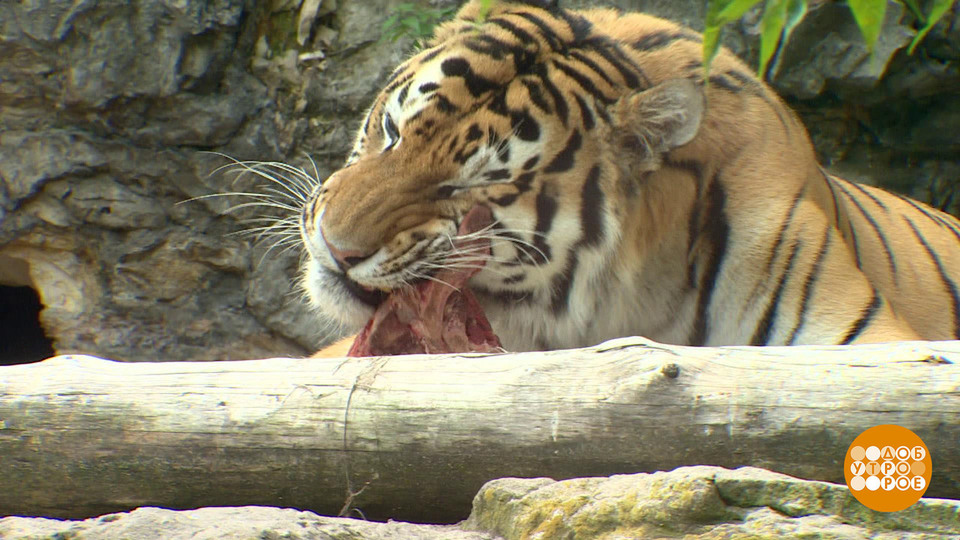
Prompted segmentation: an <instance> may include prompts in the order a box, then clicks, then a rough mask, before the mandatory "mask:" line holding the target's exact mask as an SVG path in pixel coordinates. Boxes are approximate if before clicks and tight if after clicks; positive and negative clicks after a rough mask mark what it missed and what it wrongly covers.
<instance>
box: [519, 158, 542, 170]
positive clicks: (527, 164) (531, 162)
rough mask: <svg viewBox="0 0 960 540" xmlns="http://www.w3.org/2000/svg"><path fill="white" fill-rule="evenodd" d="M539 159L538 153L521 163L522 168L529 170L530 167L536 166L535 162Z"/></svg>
mask: <svg viewBox="0 0 960 540" xmlns="http://www.w3.org/2000/svg"><path fill="white" fill-rule="evenodd" d="M538 161H540V154H537V155H535V156H533V157H532V158H530V159H528V160H527V161H525V162H524V163H523V170H525V171H529V170H530V169H532V168H534V167H536V166H537V162H538Z"/></svg>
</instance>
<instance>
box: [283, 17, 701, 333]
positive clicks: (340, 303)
mask: <svg viewBox="0 0 960 540" xmlns="http://www.w3.org/2000/svg"><path fill="white" fill-rule="evenodd" d="M505 5H506V6H507V7H503V8H500V9H501V10H502V11H501V12H498V11H496V8H495V10H494V11H493V12H492V13H490V14H489V16H488V18H487V19H486V24H485V25H484V26H483V27H482V29H480V28H478V27H477V26H476V25H474V24H473V23H471V22H470V16H471V11H470V10H471V9H472V8H471V6H470V5H468V7H467V8H465V9H464V10H463V11H462V12H461V15H460V16H459V17H458V19H457V20H455V21H452V22H451V23H448V24H447V25H446V26H445V27H443V28H441V29H440V30H439V31H438V35H437V38H436V39H435V42H434V45H433V46H432V47H431V48H429V49H426V50H424V51H423V52H421V53H419V54H418V55H416V56H415V57H413V58H411V59H410V60H408V61H407V62H406V63H404V64H403V65H401V66H400V67H399V68H398V69H397V70H396V71H395V72H394V74H393V75H392V76H391V78H390V80H389V81H388V82H387V84H386V86H385V88H384V89H383V90H382V92H381V93H380V94H379V96H378V97H377V99H376V100H375V102H374V104H373V106H372V107H371V109H370V110H369V112H368V114H367V117H366V120H365V122H364V125H363V128H362V129H361V130H360V132H359V133H358V136H357V139H356V142H355V145H354V149H353V151H352V152H351V154H350V156H349V158H348V160H347V162H346V164H345V166H344V167H343V168H342V169H340V170H338V171H336V172H335V173H333V174H332V175H330V176H329V177H328V178H327V179H326V180H325V181H324V182H323V183H322V185H321V186H320V187H319V188H318V189H317V190H316V191H315V192H314V193H313V195H312V197H311V198H310V200H309V201H308V203H307V204H306V205H305V206H304V210H303V214H302V216H301V236H302V239H303V242H304V244H305V247H306V250H307V253H308V259H307V263H306V265H305V268H304V283H305V287H306V290H307V292H308V296H309V299H310V300H311V303H312V304H313V306H315V307H316V308H317V309H318V310H319V311H320V312H322V314H323V315H325V316H326V317H327V318H329V319H332V320H334V321H337V322H339V323H340V324H341V325H342V326H343V328H344V329H345V330H348V331H354V330H357V329H359V328H360V327H361V326H362V325H363V323H364V322H366V320H367V319H368V318H369V317H370V316H371V315H372V313H373V310H374V309H375V307H376V306H377V305H378V304H379V302H381V301H382V300H383V298H384V296H385V293H386V292H388V291H391V290H395V289H397V288H400V287H403V286H405V285H408V284H411V283H414V282H416V281H417V280H423V279H431V277H432V276H433V275H434V274H435V273H436V271H437V270H438V269H440V268H442V267H443V266H444V265H445V264H448V261H449V260H450V258H451V255H452V254H453V252H454V251H455V249H456V248H455V247H454V246H455V240H456V236H457V232H458V228H459V226H460V223H461V221H462V220H463V218H464V216H465V215H466V214H467V213H468V212H469V211H470V210H471V209H473V208H475V207H477V206H484V207H487V208H489V209H490V212H491V214H492V216H493V221H492V222H491V223H490V224H489V226H488V227H487V228H485V229H484V230H482V231H478V232H475V233H473V234H474V235H477V236H483V237H485V238H487V239H489V240H490V255H489V257H488V258H487V259H486V260H485V264H484V265H483V267H482V269H481V270H480V272H479V273H477V274H476V275H474V276H473V278H472V279H471V281H470V285H471V288H472V289H473V290H474V292H475V293H476V294H477V297H478V299H479V300H480V301H481V303H483V304H484V307H485V309H486V310H487V314H488V316H489V317H490V321H491V324H492V325H493V326H494V330H495V331H496V332H497V333H498V334H499V335H500V336H501V339H503V341H504V345H505V346H506V347H507V348H508V349H512V350H527V349H534V348H546V347H548V346H557V345H562V344H563V341H562V340H560V341H559V342H558V341H557V340H556V339H550V335H553V334H554V333H555V334H557V335H562V334H564V333H565V332H566V333H567V334H569V332H567V331H566V330H564V328H565V327H566V326H569V327H570V328H575V327H580V328H583V327H584V321H585V320H589V319H591V318H592V317H595V316H596V310H597V308H598V306H597V301H596V298H595V294H596V291H594V289H593V287H594V286H595V285H596V283H598V282H599V281H601V280H603V279H604V277H605V274H607V273H609V272H610V268H609V265H607V264H605V262H606V261H610V260H612V258H613V257H612V253H613V252H614V251H615V250H617V249H618V247H619V243H620V241H621V237H622V234H621V231H622V229H623V226H624V222H625V221H626V220H628V219H629V210H628V207H627V205H626V199H627V198H628V197H627V196H628V195H629V194H630V193H629V192H631V191H635V190H636V186H635V184H634V180H633V179H635V178H636V177H637V176H638V175H642V174H644V173H645V171H648V170H651V169H653V168H655V167H656V162H657V156H658V155H659V154H660V153H662V152H663V151H665V150H667V149H669V147H672V146H676V145H678V144H683V143H684V142H686V141H688V140H689V139H690V138H692V137H693V136H694V135H695V133H696V130H697V127H698V126H699V121H700V116H699V115H700V112H699V110H697V107H700V109H702V97H701V96H700V94H699V92H698V90H697V89H696V88H695V86H694V85H693V83H690V82H689V81H686V80H683V81H679V82H676V83H668V84H664V85H650V87H649V88H644V87H645V86H647V85H646V84H641V83H638V82H637V81H635V80H631V79H630V77H626V76H623V77H622V78H623V79H624V80H623V81H615V80H613V79H612V78H610V77H608V79H609V83H605V82H604V81H603V79H602V78H601V79H599V82H596V83H589V84H590V85H595V84H596V85H600V84H607V86H608V88H607V87H605V88H593V89H590V88H586V89H585V88H584V85H586V84H587V83H585V82H584V81H582V80H578V72H577V71H575V70H574V71H571V70H570V69H569V66H568V65H567V63H569V62H568V61H567V60H564V59H562V58H560V57H559V56H557V53H556V51H555V50H554V49H553V48H552V47H550V46H548V45H549V44H548V43H545V42H542V39H546V38H542V39H541V38H535V37H533V32H532V31H530V32H526V31H524V30H522V29H521V30H519V31H518V29H520V28H523V27H524V25H527V26H530V22H529V20H527V21H526V22H524V20H523V16H522V15H512V14H511V12H509V9H510V8H509V6H510V4H505ZM529 11H534V12H536V11H537V10H536V9H535V8H530V7H524V8H523V10H521V11H520V12H518V13H524V12H529ZM518 36H519V37H518ZM525 36H526V37H528V38H529V39H524V37H525ZM506 43H509V44H510V45H509V46H508V45H505V44H506ZM491 51H492V52H491ZM588 61H589V60H588ZM578 69H579V68H578ZM632 82H637V84H638V85H640V86H641V87H640V88H636V89H631V88H630V87H629V85H630V83H632ZM619 94H623V95H624V96H625V97H619ZM638 114H639V115H640V116H641V117H642V116H643V115H647V116H648V117H649V122H647V123H646V125H647V128H648V129H646V130H644V129H639V130H638V129H637V128H636V124H637V122H636V121H637V115H638ZM624 152H629V153H630V154H631V155H632V156H633V157H632V158H631V159H630V160H628V161H626V162H625V161H624V160H623V159H621V155H622V154H623V153H624Z"/></svg>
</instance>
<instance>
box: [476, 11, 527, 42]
mask: <svg viewBox="0 0 960 540" xmlns="http://www.w3.org/2000/svg"><path fill="white" fill-rule="evenodd" d="M486 22H487V23H490V24H493V25H495V26H499V27H500V28H502V29H504V30H506V31H507V32H509V33H510V34H512V35H513V37H515V38H517V41H519V42H520V43H523V44H524V45H536V44H537V40H536V38H534V37H533V36H532V35H530V33H529V32H527V31H526V30H524V29H523V28H520V27H519V26H517V25H515V24H513V23H512V22H510V21H508V20H506V19H502V18H500V17H495V18H493V19H487V20H486Z"/></svg>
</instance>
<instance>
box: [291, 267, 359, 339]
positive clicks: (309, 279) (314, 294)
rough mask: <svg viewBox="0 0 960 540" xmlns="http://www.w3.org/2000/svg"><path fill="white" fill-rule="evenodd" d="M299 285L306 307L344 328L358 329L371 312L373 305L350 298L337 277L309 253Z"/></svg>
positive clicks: (350, 330) (348, 329) (351, 330)
mask: <svg viewBox="0 0 960 540" xmlns="http://www.w3.org/2000/svg"><path fill="white" fill-rule="evenodd" d="M303 288H304V290H306V292H307V299H308V300H309V301H310V307H312V308H313V309H314V310H316V311H317V312H318V313H320V315H321V316H323V317H324V318H325V319H327V320H328V321H330V322H332V323H334V324H337V325H339V326H340V328H341V330H343V331H345V332H348V333H353V332H359V331H360V329H361V328H363V325H364V324H366V322H367V320H368V319H370V317H371V316H373V308H371V307H370V306H368V305H366V304H364V303H363V302H361V301H359V300H357V299H356V298H354V296H353V295H352V294H350V291H348V290H346V289H345V288H344V287H343V285H342V284H341V283H340V281H339V280H338V279H337V277H336V276H335V275H333V273H331V271H330V270H327V269H326V268H324V267H323V266H322V265H321V264H320V263H318V262H317V261H316V259H314V258H313V257H307V261H306V263H305V264H304V265H303Z"/></svg>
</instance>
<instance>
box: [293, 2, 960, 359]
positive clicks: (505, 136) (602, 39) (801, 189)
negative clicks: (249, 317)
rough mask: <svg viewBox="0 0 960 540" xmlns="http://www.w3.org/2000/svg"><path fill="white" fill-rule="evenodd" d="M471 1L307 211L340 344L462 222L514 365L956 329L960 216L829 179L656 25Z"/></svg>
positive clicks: (546, 5) (319, 306) (309, 271)
mask: <svg viewBox="0 0 960 540" xmlns="http://www.w3.org/2000/svg"><path fill="white" fill-rule="evenodd" d="M483 4H484V3H483V2H479V1H476V0H475V1H470V2H468V3H466V4H465V5H464V6H462V7H461V8H460V9H459V11H458V12H457V14H456V15H455V16H454V17H453V18H452V19H451V20H449V21H446V22H444V23H441V24H440V25H438V26H437V27H436V29H435V32H434V36H433V38H432V39H431V40H430V41H429V42H428V43H427V44H426V45H425V47H424V48H423V49H422V50H420V51H419V52H416V53H415V54H413V55H412V56H411V57H410V58H409V59H407V60H406V61H404V62H403V63H402V64H400V65H399V67H397V68H396V70H394V71H393V73H392V74H391V75H390V76H389V77H388V79H387V80H386V82H385V84H384V86H383V88H382V90H381V91H380V92H379V94H378V95H377V97H376V99H375V100H374V102H373V104H372V105H371V106H370V108H369V109H368V111H367V113H366V116H365V119H364V120H363V121H362V127H361V128H360V129H359V131H358V133H357V136H356V139H355V143H354V146H353V149H352V151H351V152H350V153H349V156H348V157H347V159H346V162H345V164H344V165H343V167H342V168H340V169H339V170H337V171H335V172H333V173H332V174H330V175H329V176H328V177H326V179H325V180H323V181H322V183H320V184H319V185H318V186H317V187H316V189H314V191H313V192H312V193H311V195H310V197H309V198H308V200H307V202H306V203H305V204H304V205H303V209H302V213H301V216H300V218H299V219H300V222H299V227H300V235H301V239H302V242H303V244H304V246H305V251H306V257H305V263H304V265H303V268H302V279H303V283H304V287H305V289H306V296H307V298H308V300H309V303H310V304H311V305H312V306H313V307H314V308H315V309H316V310H317V311H318V312H319V313H320V314H321V315H322V316H323V317H325V318H327V319H330V320H333V321H335V322H337V323H339V324H340V325H341V326H342V327H343V328H344V329H345V330H346V331H348V332H350V331H356V330H357V329H359V328H360V327H361V326H362V325H363V324H364V323H365V321H367V320H368V318H369V317H370V316H371V314H372V313H373V311H374V309H375V308H376V306H377V305H378V303H379V302H380V301H382V299H383V295H384V293H385V291H391V290H395V289H397V288H399V287H403V286H407V285H409V284H410V283H411V282H415V281H416V280H417V279H429V278H430V276H431V275H432V272H433V271H434V270H435V269H436V268H437V267H438V266H442V264H443V262H442V261H444V260H445V258H446V257H447V256H449V255H450V252H451V250H452V249H454V248H453V247H452V246H454V240H456V237H457V231H458V226H459V224H460V222H461V221H462V220H463V218H464V216H465V215H467V213H468V212H470V211H471V209H473V208H476V207H487V208H489V209H490V211H491V212H492V215H493V223H492V224H491V225H490V226H489V227H488V228H487V230H485V231H483V232H482V234H483V235H485V236H486V238H488V239H489V241H490V245H491V249H490V253H489V255H488V257H487V259H486V260H485V263H484V264H483V266H482V268H481V270H480V271H479V272H477V273H476V274H475V275H474V276H473V277H472V278H471V279H470V282H469V286H470V289H471V290H472V291H473V292H474V294H475V295H476V297H477V299H478V301H479V302H480V304H481V305H482V307H483V309H484V310H485V312H486V314H487V316H488V317H489V320H490V323H491V325H492V327H493V329H494V331H495V332H496V333H497V335H498V336H499V337H500V339H501V341H502V343H503V346H504V348H505V349H507V350H509V351H516V352H521V351H533V350H552V349H567V348H576V347H585V346H590V345H594V344H597V343H600V342H603V341H606V340H609V339H612V338H617V337H625V336H644V337H646V338H648V339H651V340H654V341H657V342H660V343H667V344H676V345H692V346H723V345H758V346H762V345H802V344H835V345H846V344H858V343H868V342H887V341H899V340H947V339H956V338H958V337H960V293H958V286H957V282H958V279H960V222H958V221H957V220H956V219H955V218H953V217H952V216H950V215H948V214H945V213H943V212H941V211H939V210H936V209H934V208H931V207H929V206H927V205H925V204H923V203H921V202H917V201H915V200H912V199H910V198H907V197H905V196H900V195H897V194H893V193H890V192H886V191H883V190H881V189H879V188H876V187H871V186H869V185H861V184H858V183H854V182H850V181H846V180H844V179H842V178H839V177H837V176H834V175H832V174H830V173H829V172H827V170H826V169H825V168H824V167H823V166H822V165H821V164H820V163H819V162H818V160H817V157H816V155H815V151H814V148H813V145H812V143H811V140H810V138H809V135H808V133H807V130H806V129H805V127H804V125H803V124H802V123H801V122H800V120H799V118H798V116H797V115H796V114H795V113H794V112H793V111H791V110H790V108H789V107H788V106H787V105H786V104H785V103H784V102H783V101H782V100H781V99H780V98H779V97H778V96H777V94H776V93H775V92H774V91H773V90H772V89H771V88H770V87H769V86H768V85H767V84H766V83H765V82H764V81H763V80H761V79H759V78H758V77H757V76H755V75H754V74H753V72H752V70H751V69H749V68H748V66H747V65H746V64H745V63H744V62H743V61H741V60H740V59H738V58H737V57H736V56H735V55H734V54H733V53H731V52H730V51H729V50H727V49H725V48H721V49H720V51H719V52H718V54H717V56H716V57H715V59H714V60H713V63H712V66H711V68H710V70H709V73H707V72H706V71H705V69H704V65H703V62H702V53H701V51H702V35H701V34H699V33H697V32H695V31H693V30H691V29H689V28H686V27H684V26H681V25H679V24H676V23H674V22H671V21H668V20H664V19H660V18H657V17H654V16H651V15H648V14H643V13H635V12H624V11H621V10H618V9H613V8H589V9H583V10H572V9H565V8H562V7H560V6H559V5H558V4H557V2H551V1H537V0H526V1H522V0H513V1H509V0H502V1H499V2H496V3H494V5H493V6H492V7H491V6H489V5H483Z"/></svg>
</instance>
